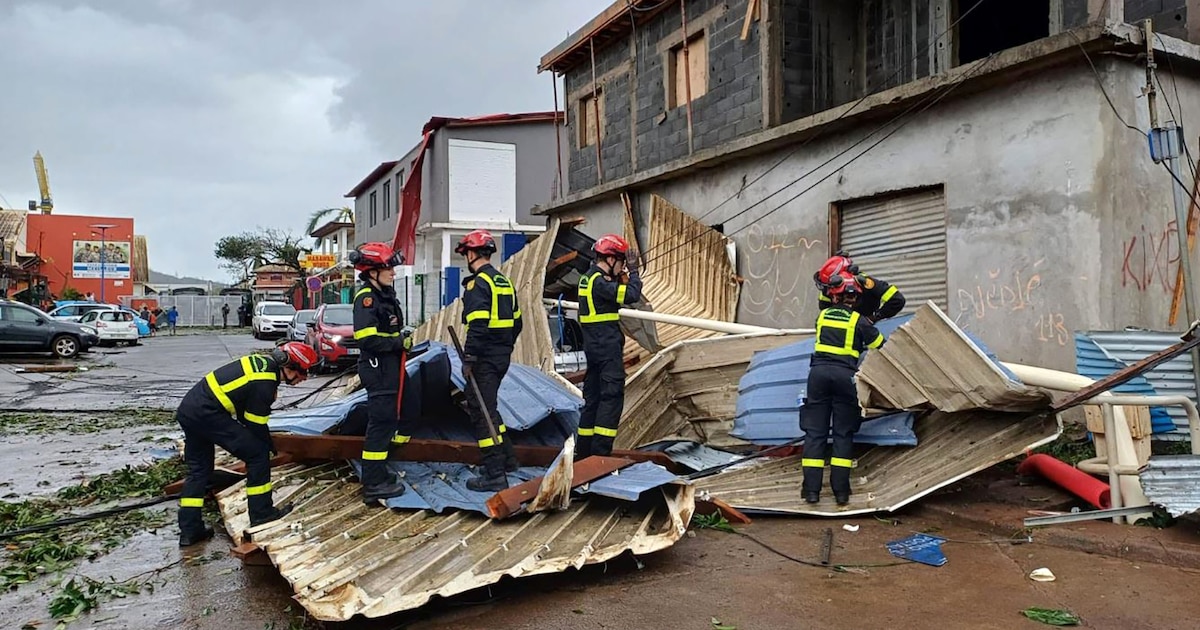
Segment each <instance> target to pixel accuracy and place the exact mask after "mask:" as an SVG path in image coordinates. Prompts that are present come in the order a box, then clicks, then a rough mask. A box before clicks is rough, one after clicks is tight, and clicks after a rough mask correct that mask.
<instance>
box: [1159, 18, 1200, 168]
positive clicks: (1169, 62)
mask: <svg viewBox="0 0 1200 630" xmlns="http://www.w3.org/2000/svg"><path fill="white" fill-rule="evenodd" d="M1154 36H1155V37H1157V38H1158V43H1159V44H1162V47H1163V51H1164V53H1165V52H1166V48H1167V43H1166V42H1165V41H1163V38H1162V33H1155V34H1154ZM1166 57H1167V68H1168V69H1169V70H1170V71H1171V87H1172V88H1173V89H1174V90H1175V104H1176V105H1179V118H1178V122H1179V126H1180V127H1184V126H1185V125H1184V123H1183V100H1182V99H1180V98H1179V82H1178V81H1176V80H1175V62H1174V61H1172V60H1171V57H1172V56H1171V55H1170V54H1167V55H1166ZM1154 76H1155V78H1157V79H1158V85H1159V87H1160V88H1162V78H1161V77H1159V76H1158V73H1157V72H1156V73H1155V74H1154ZM1163 92H1164V93H1165V92H1166V90H1165V89H1164V90H1163ZM1166 101H1167V110H1168V111H1170V112H1171V117H1172V118H1174V116H1175V112H1174V110H1172V109H1171V99H1170V97H1167V98H1166ZM1183 152H1184V153H1186V154H1187V159H1188V166H1190V167H1191V168H1192V172H1193V173H1195V172H1196V161H1195V160H1194V159H1192V150H1191V149H1190V148H1188V144H1187V140H1186V139H1184V142H1183Z"/></svg>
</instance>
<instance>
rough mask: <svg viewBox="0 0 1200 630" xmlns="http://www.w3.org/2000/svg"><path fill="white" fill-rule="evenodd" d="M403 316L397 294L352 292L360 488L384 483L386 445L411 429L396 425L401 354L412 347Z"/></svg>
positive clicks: (368, 289)
mask: <svg viewBox="0 0 1200 630" xmlns="http://www.w3.org/2000/svg"><path fill="white" fill-rule="evenodd" d="M403 329H404V313H402V312H401V311H400V303H399V302H397V301H396V290H395V289H393V288H391V287H385V288H384V289H383V290H379V289H376V288H374V287H371V286H366V287H363V288H361V289H359V290H358V292H356V293H355V294H354V339H355V340H356V341H358V347H359V348H360V351H361V354H360V355H359V357H358V378H359V379H360V380H361V381H362V384H363V387H364V388H366V390H367V431H366V438H365V439H364V441H363V452H362V459H363V465H362V484H363V486H367V487H370V486H378V485H380V484H385V483H387V482H388V474H387V456H388V448H389V446H390V444H392V443H396V444H404V443H406V442H408V441H409V440H410V439H411V438H412V427H411V426H408V425H407V424H405V425H403V426H402V425H401V424H400V410H399V409H398V407H399V397H400V369H401V365H400V363H401V355H402V354H403V352H404V350H405V346H406V344H409V343H411V342H410V340H409V338H407V337H405V336H404V334H403Z"/></svg>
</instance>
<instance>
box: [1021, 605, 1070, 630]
mask: <svg viewBox="0 0 1200 630" xmlns="http://www.w3.org/2000/svg"><path fill="white" fill-rule="evenodd" d="M1021 614H1022V615H1025V616H1026V617H1029V618H1030V619H1032V620H1034V621H1037V622H1039V623H1044V624H1046V625H1048V626H1078V625H1079V624H1080V623H1081V620H1080V619H1079V617H1077V616H1075V614H1074V613H1072V612H1071V611H1069V610H1056V609H1053V608H1026V609H1025V610H1022V611H1021Z"/></svg>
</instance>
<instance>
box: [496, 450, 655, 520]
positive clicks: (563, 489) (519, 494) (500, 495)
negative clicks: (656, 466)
mask: <svg viewBox="0 0 1200 630" xmlns="http://www.w3.org/2000/svg"><path fill="white" fill-rule="evenodd" d="M568 461H569V460H568V459H564V460H561V461H560V464H562V465H560V466H557V467H554V468H551V469H550V470H549V471H547V472H546V476H545V477H538V478H537V479H530V480H529V481H526V482H525V483H523V484H521V485H518V486H513V487H511V488H508V489H507V490H501V491H500V492H497V493H496V495H495V496H493V497H492V498H490V499H488V502H487V507H488V512H489V515H490V516H491V517H492V518H496V519H502V518H508V517H510V516H512V515H514V514H516V513H517V512H519V511H520V510H521V506H522V505H523V504H525V503H529V504H530V509H529V511H530V512H544V511H546V510H549V509H554V508H555V507H558V508H560V509H561V508H563V507H565V506H566V505H570V501H569V500H567V501H556V500H555V498H556V497H557V498H561V497H569V496H570V493H571V488H574V487H575V486H581V485H583V484H585V483H588V482H591V481H595V480H596V479H599V478H601V477H603V476H605V475H609V474H612V473H613V472H614V471H617V470H620V469H622V468H625V467H626V466H629V465H631V464H633V460H631V459H623V458H619V457H597V456H592V457H588V458H585V459H581V460H579V461H577V462H573V463H567V462H568ZM567 471H571V472H569V473H568V472H567ZM546 482H549V483H546ZM543 490H544V491H545V492H544V493H543ZM539 499H541V501H540V502H539Z"/></svg>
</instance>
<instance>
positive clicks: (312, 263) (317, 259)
mask: <svg viewBox="0 0 1200 630" xmlns="http://www.w3.org/2000/svg"><path fill="white" fill-rule="evenodd" d="M304 262H305V263H306V264H307V265H308V266H309V267H310V268H316V269H328V268H330V267H332V266H334V265H336V264H337V256H336V255H334V254H309V255H308V257H307V258H305V259H304Z"/></svg>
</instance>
